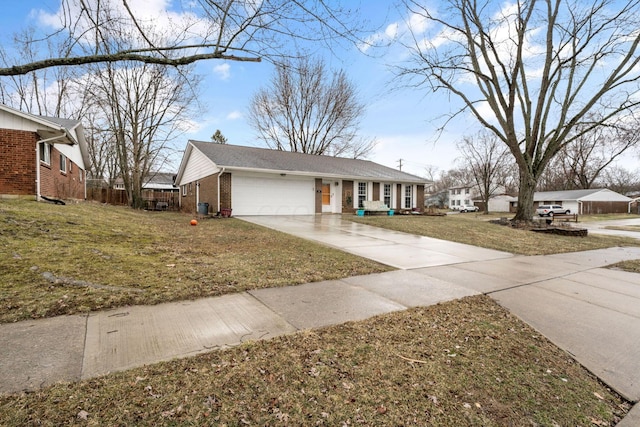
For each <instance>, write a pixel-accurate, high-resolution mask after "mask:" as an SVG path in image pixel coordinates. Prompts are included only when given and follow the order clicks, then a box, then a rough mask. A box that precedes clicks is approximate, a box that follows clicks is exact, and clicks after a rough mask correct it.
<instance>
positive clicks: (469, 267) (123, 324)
mask: <svg viewBox="0 0 640 427" xmlns="http://www.w3.org/2000/svg"><path fill="white" fill-rule="evenodd" d="M331 221H335V222H333V225H331V224H328V221H327V220H324V221H318V222H315V221H314V223H313V224H312V225H310V224H311V223H309V222H308V220H293V221H291V224H289V225H287V227H288V228H290V229H291V228H296V229H297V230H298V231H297V232H296V233H302V234H304V233H308V234H312V235H313V231H310V230H313V228H316V227H319V228H320V229H321V230H320V231H319V232H318V233H317V235H316V236H315V238H314V240H318V241H320V239H322V240H324V241H325V243H327V244H332V245H335V246H336V247H339V245H340V244H341V242H344V243H345V244H346V245H347V247H348V251H349V252H352V251H353V252H354V253H358V252H359V251H360V248H367V244H372V246H375V247H377V250H376V251H373V250H372V249H371V247H369V248H368V249H366V250H365V252H366V251H367V250H368V251H370V254H372V256H374V255H375V258H374V259H378V260H379V261H380V262H385V260H386V261H388V262H385V263H389V264H390V265H396V266H399V265H405V266H406V267H405V269H403V270H397V271H392V272H387V273H381V274H374V275H367V276H357V277H350V278H346V279H342V280H332V281H326V282H319V283H308V284H304V285H300V286H291V287H283V288H270V289H260V290H255V291H251V292H246V293H241V294H234V295H227V296H223V297H217V298H206V299H201V300H195V301H182V302H177V303H169V304H161V305H157V306H134V307H123V308H119V309H114V310H108V311H101V312H96V313H91V314H90V315H88V316H65V317H56V318H51V319H42V320H35V321H25V322H19V323H15V324H3V325H0V392H15V391H20V390H33V389H38V388H40V387H42V386H45V385H48V384H52V383H55V382H58V381H76V380H81V379H87V378H91V377H95V376H98V375H102V374H106V373H108V372H114V371H120V370H125V369H129V368H132V367H135V366H141V365H144V364H149V363H154V362H158V361H162V360H168V359H172V358H175V357H186V356H190V355H194V354H197V353H202V352H208V351H211V350H213V349H217V348H224V347H229V346H235V345H238V344H240V343H242V342H245V341H247V340H256V339H266V338H270V337H274V336H278V335H282V334H289V333H293V332H295V331H297V330H300V329H308V328H316V327H322V326H327V325H332V324H338V323H343V322H346V321H350V320H362V319H366V318H368V317H371V316H375V315H378V314H383V313H388V312H392V311H396V310H404V309H406V308H409V307H414V306H427V305H430V304H435V303H438V302H443V301H448V300H452V299H457V298H460V297H464V296H467V295H474V294H478V293H486V294H488V295H490V296H492V297H493V298H494V299H496V300H497V301H498V302H499V303H500V304H502V305H503V306H505V307H506V308H508V309H509V310H510V311H512V312H513V313H514V314H515V315H517V316H519V317H520V318H522V319H523V320H524V321H526V322H527V323H529V324H530V325H532V326H533V327H534V328H536V329H537V330H538V331H540V333H542V334H543V335H545V336H547V337H548V338H549V339H551V340H552V341H553V342H554V343H555V344H557V345H558V346H559V347H560V348H563V349H565V350H566V351H568V352H570V353H571V354H572V355H573V356H574V357H575V358H576V359H577V360H578V361H579V362H580V363H582V364H583V365H584V366H585V367H587V368H588V369H589V370H591V371H592V372H593V373H595V374H596V375H597V376H598V377H600V378H601V379H602V380H603V381H604V382H605V383H607V384H608V385H609V386H610V387H612V388H613V389H615V390H616V391H618V392H619V393H620V394H622V395H623V396H625V397H626V398H627V399H629V400H631V401H633V402H637V401H638V400H640V369H639V364H638V360H640V274H634V273H626V272H622V271H615V270H610V269H603V268H601V267H604V266H606V265H609V264H612V263H615V262H618V261H622V260H627V259H640V248H610V249H604V250H596V251H588V252H578V253H569V254H559V255H549V256H534V257H525V256H512V255H511V254H506V253H504V252H499V251H488V250H485V249H480V248H474V247H472V246H468V245H458V244H451V242H442V241H439V240H437V239H426V240H425V239H422V238H420V239H417V238H415V237H416V236H410V235H406V234H403V233H396V232H385V231H380V230H379V229H375V228H373V227H367V226H362V227H360V225H358V226H354V227H352V226H350V225H345V224H343V223H342V222H341V221H336V220H331ZM273 225H274V224H271V226H272V227H273ZM281 231H283V230H281ZM287 232H288V231H287ZM298 235H300V234H298ZM373 243H375V244H373ZM417 249H423V250H424V251H420V252H419V253H420V254H421V255H420V257H414V258H411V257H410V256H409V255H410V253H411V251H414V250H417ZM474 249H477V250H476V251H474ZM394 251H400V252H402V253H404V254H405V255H406V256H408V257H409V260H401V259H399V258H398V257H397V256H396V254H393V252H394ZM362 253H363V252H360V254H362ZM385 254H387V255H385ZM385 257H386V258H385ZM621 425H628V426H631V425H640V407H638V405H636V407H635V408H634V409H633V411H632V412H631V414H630V415H629V416H627V418H625V420H624V421H623V423H622V424H621Z"/></svg>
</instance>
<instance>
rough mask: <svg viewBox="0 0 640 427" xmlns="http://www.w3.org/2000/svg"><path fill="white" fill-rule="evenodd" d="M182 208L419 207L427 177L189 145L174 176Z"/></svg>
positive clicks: (338, 160) (242, 211) (330, 160)
mask: <svg viewBox="0 0 640 427" xmlns="http://www.w3.org/2000/svg"><path fill="white" fill-rule="evenodd" d="M175 182H176V185H178V186H179V188H180V206H181V208H182V210H185V211H189V212H195V211H196V210H199V209H198V208H199V207H200V206H204V204H205V203H206V204H208V212H211V213H215V212H220V211H222V210H223V209H232V213H233V214H234V215H313V214H322V213H353V212H355V211H356V210H357V209H358V207H359V206H361V205H362V202H363V201H365V200H374V201H382V202H384V203H385V204H386V205H387V206H388V207H389V208H391V209H393V210H396V211H398V210H405V209H406V210H412V209H423V208H424V185H425V183H426V182H427V180H425V179H424V178H420V177H418V176H415V175H411V174H408V173H405V172H401V171H398V170H396V169H392V168H389V167H386V166H383V165H380V164H377V163H374V162H371V161H367V160H358V159H347V158H342V157H331V156H318V155H312V154H303V153H292V152H289V151H277V150H269V149H265V148H255V147H241V146H237V145H230V144H216V143H212V142H199V141H189V142H188V144H187V148H186V149H185V152H184V155H183V157H182V162H181V164H180V168H179V169H178V174H177V176H176V181H175Z"/></svg>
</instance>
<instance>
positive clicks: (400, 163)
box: [398, 159, 402, 172]
mask: <svg viewBox="0 0 640 427" xmlns="http://www.w3.org/2000/svg"><path fill="white" fill-rule="evenodd" d="M398 169H399V170H400V171H401V172H402V159H398Z"/></svg>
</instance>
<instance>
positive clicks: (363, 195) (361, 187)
mask: <svg viewBox="0 0 640 427" xmlns="http://www.w3.org/2000/svg"><path fill="white" fill-rule="evenodd" d="M365 200H367V183H366V182H359V183H358V207H359V208H362V207H363V202H364V201H365Z"/></svg>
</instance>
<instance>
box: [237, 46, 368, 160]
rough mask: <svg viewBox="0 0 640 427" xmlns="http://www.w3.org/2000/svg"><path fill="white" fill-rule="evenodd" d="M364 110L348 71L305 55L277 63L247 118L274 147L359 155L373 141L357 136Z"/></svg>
mask: <svg viewBox="0 0 640 427" xmlns="http://www.w3.org/2000/svg"><path fill="white" fill-rule="evenodd" d="M363 112H364V105H363V104H362V103H360V102H359V101H358V98H357V93H356V89H355V87H354V85H353V84H352V83H351V82H350V81H349V80H348V79H347V76H346V74H345V73H344V71H338V72H333V73H330V72H329V71H327V69H326V68H325V66H324V63H323V62H322V61H320V60H316V61H312V60H311V59H309V58H307V57H303V58H300V59H298V60H296V61H295V62H291V61H286V62H285V63H284V64H281V65H279V66H277V68H276V72H275V75H274V76H273V78H272V79H271V86H270V87H268V88H265V89H261V90H259V91H258V92H257V93H256V94H255V95H254V97H253V98H252V100H251V104H250V106H249V120H250V123H251V125H252V126H253V127H254V129H255V130H256V132H257V134H258V137H259V138H261V139H263V140H264V141H265V142H266V143H267V145H269V146H270V147H271V148H274V149H277V150H286V151H293V152H300V153H308V154H326V155H332V156H343V157H352V158H358V157H364V156H365V155H366V154H367V153H368V152H369V151H371V149H372V148H373V146H374V142H373V141H369V140H366V139H363V138H359V137H358V135H357V132H358V124H359V122H360V120H361V118H362V114H363Z"/></svg>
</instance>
